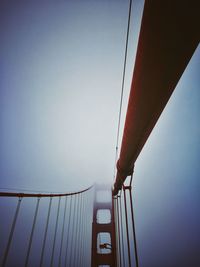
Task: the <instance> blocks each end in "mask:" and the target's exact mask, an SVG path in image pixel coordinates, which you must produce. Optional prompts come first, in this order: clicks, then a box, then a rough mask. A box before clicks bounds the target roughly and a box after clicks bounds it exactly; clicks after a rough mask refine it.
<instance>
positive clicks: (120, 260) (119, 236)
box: [116, 196, 122, 267]
mask: <svg viewBox="0 0 200 267" xmlns="http://www.w3.org/2000/svg"><path fill="white" fill-rule="evenodd" d="M118 199H119V196H117V199H116V202H117V225H118V240H119V263H120V267H121V266H122V259H121V233H120V224H119V203H118Z"/></svg>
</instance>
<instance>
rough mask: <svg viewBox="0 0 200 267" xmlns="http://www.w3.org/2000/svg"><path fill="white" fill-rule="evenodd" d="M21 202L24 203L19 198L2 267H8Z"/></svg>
mask: <svg viewBox="0 0 200 267" xmlns="http://www.w3.org/2000/svg"><path fill="white" fill-rule="evenodd" d="M21 201H22V198H21V197H19V199H18V203H17V208H16V211H15V215H14V218H13V222H12V226H11V230H10V234H9V238H8V243H7V245H6V249H5V253H4V257H3V261H2V265H1V266H2V267H4V266H6V261H7V257H8V253H9V250H10V245H11V242H12V238H13V233H14V230H15V225H16V221H17V217H18V214H19V209H20V205H21Z"/></svg>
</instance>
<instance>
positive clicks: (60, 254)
mask: <svg viewBox="0 0 200 267" xmlns="http://www.w3.org/2000/svg"><path fill="white" fill-rule="evenodd" d="M66 208H67V196H66V197H65V207H64V216H63V225H62V234H61V243H60V253H59V262H58V266H59V267H60V266H61V256H62V248H63V237H64V230H65V218H66Z"/></svg>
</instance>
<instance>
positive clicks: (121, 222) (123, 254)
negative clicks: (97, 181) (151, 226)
mask: <svg viewBox="0 0 200 267" xmlns="http://www.w3.org/2000/svg"><path fill="white" fill-rule="evenodd" d="M121 196H122V195H120V202H119V203H120V225H121V233H122V252H123V253H122V256H123V267H125V251H124V232H123V227H122V225H123V220H122V198H121Z"/></svg>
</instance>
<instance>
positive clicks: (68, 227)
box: [65, 196, 72, 267]
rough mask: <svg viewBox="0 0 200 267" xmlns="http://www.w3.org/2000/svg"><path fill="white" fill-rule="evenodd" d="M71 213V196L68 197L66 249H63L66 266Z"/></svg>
mask: <svg viewBox="0 0 200 267" xmlns="http://www.w3.org/2000/svg"><path fill="white" fill-rule="evenodd" d="M71 213H72V196H71V197H70V204H69V222H68V225H67V237H66V251H65V267H66V266H67V256H68V246H69V230H70V222H71Z"/></svg>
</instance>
